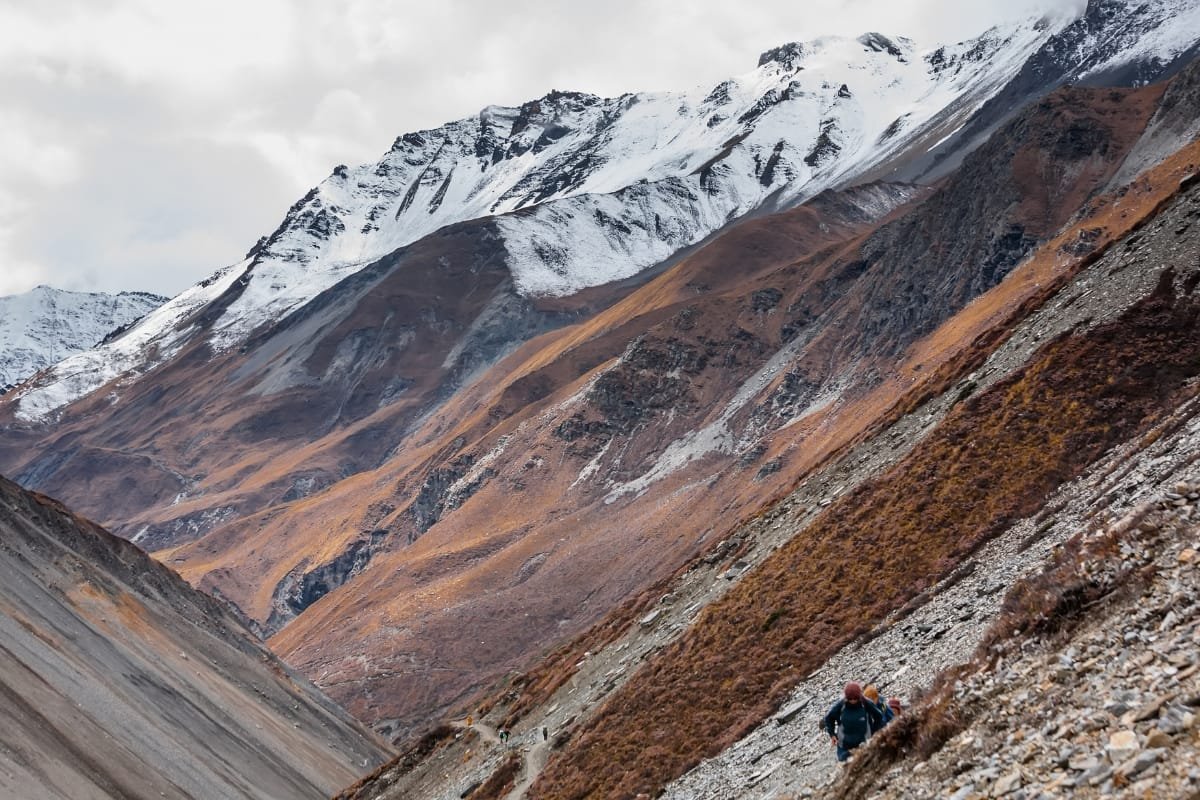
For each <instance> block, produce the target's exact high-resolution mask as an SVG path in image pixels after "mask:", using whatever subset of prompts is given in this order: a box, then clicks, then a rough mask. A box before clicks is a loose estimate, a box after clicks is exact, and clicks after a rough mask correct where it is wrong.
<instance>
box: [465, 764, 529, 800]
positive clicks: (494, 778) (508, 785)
mask: <svg viewBox="0 0 1200 800" xmlns="http://www.w3.org/2000/svg"><path fill="white" fill-rule="evenodd" d="M524 763H525V762H524V759H523V758H522V757H521V756H520V754H518V753H509V754H508V757H507V758H505V759H504V761H503V762H502V763H501V764H500V766H499V767H497V768H496V771H495V772H493V773H492V774H491V775H489V776H488V779H487V780H486V781H484V782H483V783H481V784H480V785H479V787H478V788H477V789H475V791H473V792H471V793H470V794H469V795H467V798H468V800H499V798H501V797H504V796H505V795H507V794H508V793H509V792H511V791H512V790H513V787H514V786H516V785H517V775H519V774H521V767H522V765H523V764H524Z"/></svg>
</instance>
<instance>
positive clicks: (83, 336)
mask: <svg viewBox="0 0 1200 800" xmlns="http://www.w3.org/2000/svg"><path fill="white" fill-rule="evenodd" d="M166 301H167V298H165V297H159V296H158V295H154V294H149V293H146V292H121V293H120V294H104V293H96V292H69V291H65V290H62V289H54V288H51V287H49V286H38V287H36V288H34V289H31V290H29V291H28V292H25V293H24V294H18V295H9V296H7V297H0V389H3V388H4V387H6V386H11V385H13V384H17V383H20V382H21V381H22V380H24V379H26V378H28V377H29V376H31V375H33V374H34V373H35V372H37V371H38V370H40V369H44V368H46V367H48V366H50V365H51V364H54V363H56V362H58V361H61V360H62V359H64V358H66V357H68V356H70V355H73V354H74V353H78V352H80V351H83V350H87V349H89V348H92V347H95V346H96V345H97V344H99V343H100V342H101V340H103V339H104V338H105V337H106V336H108V335H110V334H112V333H113V332H114V330H115V329H118V328H121V327H122V326H126V325H129V323H131V322H134V321H135V320H138V319H140V318H141V317H143V316H145V314H146V313H148V312H149V311H151V310H152V309H154V308H157V307H158V306H160V305H162V304H163V303H165V302H166Z"/></svg>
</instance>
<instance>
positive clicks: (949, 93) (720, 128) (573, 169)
mask: <svg viewBox="0 0 1200 800" xmlns="http://www.w3.org/2000/svg"><path fill="white" fill-rule="evenodd" d="M1052 33H1053V30H1050V29H1049V28H1047V27H1046V26H1041V25H1037V24H1035V23H1033V22H1030V23H1025V24H1022V25H1015V26H1012V27H1010V28H1009V29H1007V30H1006V31H1004V32H1003V33H1002V34H996V33H995V32H993V33H991V34H989V35H988V37H987V38H985V39H981V40H977V41H973V42H971V43H968V44H967V45H965V48H966V49H967V50H971V49H979V48H984V49H986V50H987V55H988V58H984V59H979V60H977V61H975V62H972V63H970V64H966V63H964V64H963V65H962V69H959V70H957V71H951V70H940V71H939V70H935V69H933V68H932V66H931V65H930V64H929V63H927V62H926V61H925V60H923V59H922V58H921V56H920V54H919V53H918V52H917V51H916V48H915V45H914V44H913V43H912V42H911V41H909V40H907V39H902V38H889V37H886V36H883V35H881V34H877V33H872V34H867V35H864V36H862V37H859V38H857V39H854V38H844V37H824V38H820V39H816V40H814V41H811V42H806V43H791V44H787V45H783V46H782V47H779V48H776V49H775V50H772V51H769V52H768V53H765V54H763V56H762V57H761V58H760V59H759V65H758V66H757V67H756V68H755V69H754V70H752V71H750V72H748V73H745V74H743V75H739V76H737V77H734V78H731V79H729V80H726V81H723V82H721V83H719V84H718V85H716V86H715V87H707V86H706V87H699V88H697V89H694V90H690V91H682V92H660V93H639V94H627V95H622V96H620V97H614V98H599V97H596V96H594V95H589V94H581V93H574V92H558V91H556V92H551V93H549V94H547V95H545V96H544V97H541V98H538V99H536V100H532V101H530V102H528V103H525V104H523V105H521V106H518V107H504V106H489V107H487V108H485V109H483V110H482V111H481V112H480V113H479V114H478V115H476V116H474V117H469V118H466V119H461V120H457V121H455V122H451V123H448V124H446V125H444V126H442V127H440V128H437V129H433V130H424V131H418V132H414V133H409V134H405V135H404V136H401V137H399V138H397V139H396V141H395V144H394V145H393V146H392V148H391V150H390V151H389V152H388V153H386V154H385V155H384V157H383V158H382V159H381V160H380V161H379V162H377V163H374V164H367V165H362V166H359V167H354V168H348V167H338V168H337V169H335V170H334V172H333V174H332V175H330V177H329V178H328V179H327V180H325V181H324V182H323V183H322V184H321V185H320V186H318V187H317V188H316V189H314V190H313V191H312V192H310V193H309V194H308V195H307V196H306V197H305V198H304V199H303V200H302V201H301V202H300V203H298V204H297V205H296V206H294V207H293V208H292V209H291V211H289V213H288V215H287V216H286V217H285V219H284V220H283V223H282V224H281V225H280V226H279V228H278V229H277V230H276V231H275V232H274V233H272V234H271V235H270V236H269V237H267V238H266V239H265V240H263V241H262V242H261V243H260V245H259V246H258V247H257V248H256V249H255V251H253V257H254V263H253V265H252V267H251V270H250V283H249V286H248V287H247V289H246V291H245V292H244V293H243V294H242V296H241V297H240V298H239V299H238V300H237V301H236V302H235V303H234V304H233V305H231V306H230V308H229V310H228V313H227V314H226V315H225V316H224V317H223V318H222V319H221V321H220V322H219V323H218V324H217V326H216V327H217V330H216V341H217V343H218V344H220V345H228V344H230V343H232V342H234V341H237V340H239V339H240V338H241V337H242V336H243V335H244V334H245V333H246V328H247V326H248V325H254V324H256V323H257V322H258V320H259V319H260V313H261V311H262V310H263V309H266V310H268V315H269V316H272V317H274V316H278V315H280V314H283V313H286V312H287V311H288V310H290V309H291V308H294V307H295V306H296V305H298V304H300V303H303V302H304V301H305V300H307V299H308V298H309V297H311V296H312V295H313V293H315V292H316V291H320V290H321V289H324V288H325V287H327V286H329V285H331V284H332V283H333V282H335V281H337V280H338V279H340V278H341V277H343V276H344V275H346V274H348V273H349V272H353V271H355V270H357V269H359V268H360V267H362V266H363V265H365V264H366V263H369V262H370V261H372V260H374V259H377V258H379V257H381V256H383V255H385V254H387V253H389V252H391V251H392V250H394V249H396V248H397V247H401V246H403V245H406V244H409V243H411V242H413V241H415V240H417V239H419V238H421V237H422V236H425V235H427V234H429V233H431V232H433V231H435V230H438V229H439V228H442V227H444V226H446V225H448V224H451V223H454V222H459V221H463V220H469V219H477V218H481V217H488V216H495V217H496V218H497V224H498V226H499V228H500V231H501V234H502V238H503V240H504V245H505V247H506V249H507V250H508V252H509V253H510V266H511V268H512V271H513V276H514V281H515V284H516V286H517V289H518V291H520V292H522V293H524V294H533V295H547V294H548V295H564V294H570V293H573V292H576V291H578V290H580V289H583V288H586V287H589V286H595V285H598V284H602V283H606V282H608V281H612V280H617V279H621V278H626V277H629V276H630V275H633V274H635V273H637V272H638V271H640V270H642V269H645V268H646V267H649V266H651V265H653V264H656V263H658V262H660V261H661V260H662V259H664V258H667V257H669V256H670V255H672V254H673V253H675V252H676V251H678V250H679V249H680V248H682V247H686V246H688V245H691V244H694V243H696V242H698V241H700V240H701V239H703V238H704V237H705V236H707V235H709V234H710V233H712V232H713V231H715V230H717V229H719V228H720V227H722V226H723V225H725V224H726V223H728V222H729V221H731V220H733V219H735V218H737V217H739V216H741V215H742V214H745V213H746V212H748V211H751V210H754V209H756V208H758V207H760V206H762V205H763V204H764V203H767V202H770V203H772V204H774V205H785V204H788V203H792V202H795V201H797V200H800V199H803V198H804V197H806V196H810V195H812V194H815V193H816V192H818V191H820V190H822V189H825V188H828V187H829V186H831V185H833V184H834V183H837V182H839V181H842V180H845V179H847V178H849V177H851V176H852V175H854V174H855V173H857V172H859V171H861V170H862V169H863V168H865V167H866V166H869V165H870V164H872V163H875V162H877V161H878V160H880V159H882V158H883V157H885V156H886V155H887V154H889V153H891V152H895V151H896V150H897V149H899V148H901V147H903V146H904V145H905V144H906V143H907V142H908V141H910V140H911V135H912V134H913V133H915V132H917V131H919V130H920V129H921V127H922V126H923V125H924V124H926V123H927V122H929V121H930V120H931V119H933V118H934V117H935V116H937V115H938V114H939V113H941V112H942V111H943V110H944V109H945V108H946V107H947V106H948V105H949V104H951V103H955V102H959V103H963V104H965V105H966V106H968V107H973V106H975V105H978V104H979V103H981V102H983V101H984V100H986V99H987V97H988V96H990V93H991V92H992V91H995V89H997V88H998V87H999V86H1000V85H1002V84H1003V82H1004V81H1005V80H1006V79H1007V78H1009V77H1010V76H1011V75H1012V74H1013V73H1014V72H1015V71H1016V70H1017V69H1019V67H1020V66H1021V64H1022V63H1023V62H1024V60H1025V59H1026V58H1028V56H1029V55H1030V54H1031V53H1032V52H1033V51H1034V50H1036V48H1037V47H1038V46H1039V45H1040V44H1041V43H1042V42H1043V41H1044V40H1045V38H1046V37H1047V36H1049V35H1050V34H1052ZM889 129H890V130H891V131H892V133H891V135H890V136H888V137H884V134H885V132H888V131H889ZM517 211H522V212H525V213H521V214H513V212H517Z"/></svg>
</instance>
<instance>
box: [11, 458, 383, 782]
mask: <svg viewBox="0 0 1200 800" xmlns="http://www.w3.org/2000/svg"><path fill="white" fill-rule="evenodd" d="M0 542H2V544H0V632H2V634H3V635H2V637H0V638H2V643H0V698H2V702H0V796H4V797H38V798H47V800H49V799H50V798H63V800H78V799H79V798H160V797H173V798H195V797H211V798H247V800H249V799H250V798H254V799H255V800H257V799H258V798H279V800H291V798H301V797H311V798H320V797H327V796H328V795H329V794H330V793H331V792H332V791H333V790H334V789H335V788H337V787H339V786H342V785H345V784H346V783H349V782H350V781H351V780H353V777H354V775H355V774H356V773H358V772H361V771H363V770H364V768H365V767H366V766H368V765H370V764H373V763H378V762H379V761H380V760H381V759H382V758H383V756H384V755H385V753H386V751H385V750H384V749H383V748H382V746H381V745H380V744H379V743H378V742H377V741H376V740H375V738H374V737H373V736H372V735H371V734H370V733H369V732H367V731H366V730H364V729H363V728H362V727H360V726H359V725H358V724H357V723H356V722H354V721H353V720H352V719H350V718H349V717H348V716H347V715H346V714H345V713H344V712H343V711H342V710H341V709H339V708H337V706H335V705H334V704H333V703H331V702H330V701H329V700H328V699H327V698H326V697H324V696H323V695H321V694H320V692H318V691H317V690H316V689H315V688H313V687H312V685H311V684H309V683H308V682H307V681H305V680H304V679H303V678H300V677H299V676H296V675H294V674H293V673H291V671H290V670H289V669H288V668H287V667H285V666H284V665H283V664H282V663H281V662H279V661H278V659H276V658H275V657H274V656H273V655H271V654H270V653H269V652H268V651H267V650H266V649H265V648H264V647H263V646H262V645H261V644H260V643H259V641H258V640H257V639H256V638H255V637H254V636H253V635H252V634H251V633H250V632H249V631H247V630H246V628H245V627H244V625H242V623H241V622H239V621H238V620H237V619H236V618H235V617H234V615H233V614H232V613H231V611H230V610H229V609H228V608H226V607H225V606H224V604H222V603H220V602H217V601H214V600H213V599H212V598H210V597H208V596H206V595H204V594H201V593H200V592H197V591H195V590H194V589H192V588H191V587H190V586H188V585H187V584H186V583H185V582H184V581H183V580H182V579H180V578H179V576H177V575H175V574H174V573H172V572H171V571H170V570H168V569H166V568H165V567H163V566H161V565H160V564H157V563H155V562H154V561H152V560H151V559H149V558H148V557H147V556H146V555H145V554H144V553H142V552H141V551H140V550H138V549H137V548H136V547H134V546H133V545H131V544H129V543H128V542H126V541H124V540H122V539H118V538H117V537H115V536H112V535H110V534H108V533H107V532H105V531H103V530H101V529H100V528H98V527H96V526H95V525H93V524H92V523H90V522H87V521H86V520H83V519H81V518H79V517H76V516H74V515H72V514H71V513H70V512H68V511H67V510H66V509H64V508H63V507H62V506H60V505H58V504H57V503H55V502H53V501H51V500H49V499H47V498H46V497H43V496H41V495H35V494H31V493H29V492H26V491H24V490H22V489H21V488H19V487H18V486H16V485H15V484H13V483H11V482H9V481H7V480H5V479H3V478H0Z"/></svg>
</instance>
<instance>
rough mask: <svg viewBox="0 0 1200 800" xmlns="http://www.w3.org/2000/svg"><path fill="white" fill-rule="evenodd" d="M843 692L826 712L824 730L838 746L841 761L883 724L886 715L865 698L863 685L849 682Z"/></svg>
mask: <svg viewBox="0 0 1200 800" xmlns="http://www.w3.org/2000/svg"><path fill="white" fill-rule="evenodd" d="M843 694H844V695H845V696H844V697H843V698H842V699H841V700H838V701H837V702H836V703H834V704H833V708H831V709H829V713H828V714H826V715H825V731H826V732H827V733H828V734H829V738H830V739H831V740H832V741H833V744H834V745H835V746H836V747H837V758H838V761H845V760H846V759H848V758H849V757H850V751H851V750H853V749H854V748H856V747H858V746H859V745H860V744H862V743H863V742H865V741H866V740H867V737H869V736H870V735H871V734H873V733H875V732H876V731H878V730H879V729H880V728H882V727H883V715H881V714H880V713H879V709H878V708H877V707H876V706H875V704H874V703H869V702H867V701H866V700H864V699H863V690H862V686H860V685H859V684H858V683H856V682H854V681H850V683H847V684H846V689H845V691H844V692H843Z"/></svg>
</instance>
